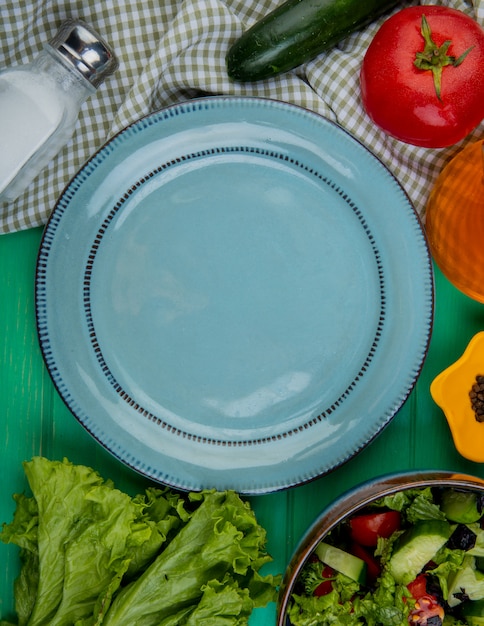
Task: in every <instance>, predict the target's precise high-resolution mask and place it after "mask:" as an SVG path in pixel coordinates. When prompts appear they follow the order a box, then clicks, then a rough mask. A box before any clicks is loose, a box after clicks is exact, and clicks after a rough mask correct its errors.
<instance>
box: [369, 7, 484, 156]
mask: <svg viewBox="0 0 484 626" xmlns="http://www.w3.org/2000/svg"><path fill="white" fill-rule="evenodd" d="M437 57H438V58H439V59H441V61H438V62H437V60H436V58H437ZM435 64H437V65H443V66H442V67H441V69H440V70H439V69H438V68H434V70H432V69H426V68H429V67H432V66H435ZM483 64H484V29H483V28H482V27H481V26H480V25H479V24H478V23H477V22H476V21H475V20H473V19H472V18H471V17H469V16H468V15H466V14H465V13H463V12H462V11H458V10H456V9H451V8H449V7H444V6H434V5H432V6H430V5H429V6H424V5H422V6H412V7H407V8H405V9H402V10H401V11H398V12H397V13H394V14H393V15H392V16H391V17H389V18H388V20H386V21H385V22H384V23H383V24H382V26H381V27H380V29H379V30H378V31H377V33H376V35H375V37H374V38H373V40H372V42H371V44H370V46H369V47H368V50H367V52H366V54H365V57H364V59H363V63H362V68H361V74H360V84H361V96H362V102H363V106H364V108H365V110H366V112H367V113H368V115H369V116H370V118H371V119H372V120H373V121H374V122H375V124H376V125H377V126H379V127H380V128H382V129H383V130H384V131H385V132H386V133H388V134H389V135H392V136H393V137H396V138H397V139H399V140H401V141H404V142H406V143H409V144H414V145H417V146H424V147H428V148H441V147H444V146H450V145H452V144H455V143H457V142H458V141H460V140H461V139H463V138H464V137H465V136H466V135H468V134H469V133H470V132H471V131H472V130H473V129H474V128H475V127H476V126H477V125H478V124H479V123H480V122H481V120H482V119H483V118H484V72H483V71H482V67H483ZM439 82H440V87H439Z"/></svg>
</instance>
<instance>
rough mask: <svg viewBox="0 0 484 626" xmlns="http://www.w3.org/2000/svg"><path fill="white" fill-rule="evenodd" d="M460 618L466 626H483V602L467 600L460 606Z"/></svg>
mask: <svg viewBox="0 0 484 626" xmlns="http://www.w3.org/2000/svg"><path fill="white" fill-rule="evenodd" d="M462 616H463V617H464V618H465V620H466V623H467V624H468V626H484V600H476V601H475V602H473V601H472V600H467V602H464V604H463V605H462Z"/></svg>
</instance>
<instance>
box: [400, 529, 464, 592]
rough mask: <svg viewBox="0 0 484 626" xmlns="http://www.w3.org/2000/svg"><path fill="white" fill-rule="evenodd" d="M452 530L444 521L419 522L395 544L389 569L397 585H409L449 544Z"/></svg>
mask: <svg viewBox="0 0 484 626" xmlns="http://www.w3.org/2000/svg"><path fill="white" fill-rule="evenodd" d="M451 532H452V529H451V526H450V524H449V523H448V522H446V521H444V520H428V521H423V522H417V523H416V524H415V525H414V526H412V527H411V528H410V529H409V530H407V531H406V532H405V533H403V535H401V536H400V537H399V538H398V539H397V541H396V542H395V547H394V551H393V554H392V556H391V558H390V561H389V563H388V567H389V569H390V572H391V574H392V576H393V577H394V579H395V580H396V581H397V583H401V584H408V583H409V582H411V581H412V580H414V578H415V577H416V576H417V575H418V574H419V573H420V572H421V571H422V569H423V568H424V566H425V565H426V564H427V563H428V562H429V561H430V560H431V559H432V558H433V557H434V556H435V554H436V553H437V552H438V551H439V550H440V548H441V547H442V546H443V545H444V544H445V543H446V542H447V540H448V539H449V537H450V535H451Z"/></svg>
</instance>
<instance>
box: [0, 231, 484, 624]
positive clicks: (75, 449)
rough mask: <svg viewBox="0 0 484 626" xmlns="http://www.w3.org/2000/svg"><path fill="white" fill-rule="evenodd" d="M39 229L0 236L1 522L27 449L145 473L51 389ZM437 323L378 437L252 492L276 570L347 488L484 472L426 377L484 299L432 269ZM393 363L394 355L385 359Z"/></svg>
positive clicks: (134, 483)
mask: <svg viewBox="0 0 484 626" xmlns="http://www.w3.org/2000/svg"><path fill="white" fill-rule="evenodd" d="M41 235H42V230H41V229H34V230H30V231H25V232H21V233H16V234H12V235H3V236H1V237H0V411H1V413H0V415H1V418H0V420H1V440H2V445H3V447H2V451H1V454H0V477H1V483H0V484H1V487H0V522H3V521H7V522H9V521H10V520H11V519H12V514H13V511H14V502H13V500H12V497H11V496H12V494H13V493H14V492H20V491H23V490H25V489H26V481H25V478H24V473H23V469H22V461H24V460H28V459H30V458H31V457H32V456H33V455H39V454H40V455H43V456H46V457H48V458H51V459H62V458H63V457H67V458H68V459H69V460H70V461H72V462H74V463H82V464H85V465H90V466H91V467H94V468H95V469H97V470H98V471H99V472H100V473H101V474H102V475H103V476H104V477H106V478H108V477H109V478H112V479H114V481H115V482H116V484H117V486H118V487H120V488H122V489H126V490H127V491H129V492H137V491H138V490H140V489H143V488H144V486H146V483H145V481H144V480H143V479H142V478H141V477H140V476H138V475H136V474H134V473H133V472H132V471H131V470H128V469H127V468H125V467H124V466H123V465H121V464H120V463H119V462H118V461H117V460H115V459H114V458H113V457H111V455H110V454H109V453H107V452H105V451H104V449H102V448H101V446H100V445H99V444H97V443H96V442H95V441H94V440H93V439H92V438H91V437H90V436H89V435H88V434H87V433H86V432H85V431H84V429H83V428H82V427H81V426H80V425H79V424H78V423H77V421H76V420H75V419H74V417H73V416H72V415H71V413H70V412H69V411H68V409H67V408H66V407H65V405H64V404H63V402H62V400H61V399H60V397H59V396H58V394H57V392H56V391H55V389H54V387H53V385H52V383H51V380H50V377H49V374H48V373H47V371H46V368H45V366H44V364H43V360H42V356H41V353H40V349H39V345H38V340H37V333H36V325H35V311H34V277H35V264H36V256H37V251H38V248H39V244H40V238H41ZM435 282H436V294H435V297H436V302H435V322H434V330H433V335H432V340H431V344H430V349H429V353H428V357H427V359H426V362H425V365H424V368H423V371H422V373H421V376H420V378H419V381H418V383H417V385H416V387H415V389H414V391H413V392H412V394H411V396H410V397H409V399H408V400H407V402H406V404H405V405H404V407H403V408H402V409H401V410H400V412H399V413H398V414H397V415H396V417H395V418H394V419H393V420H392V422H391V423H390V424H389V425H388V426H387V428H386V429H385V430H384V431H383V433H381V435H379V436H378V437H377V438H376V440H375V441H373V443H372V444H371V445H370V446H369V447H368V448H367V449H365V450H364V451H363V452H361V453H360V454H359V455H358V456H356V457H355V458H354V459H352V460H351V461H349V462H348V463H346V464H345V465H344V466H343V467H341V468H339V469H338V470H336V471H334V472H333V473H331V474H329V475H327V476H325V477H323V478H320V479H319V480H316V481H314V482H312V483H310V484H307V485H303V486H301V487H297V488H292V489H289V490H287V491H284V492H279V493H276V494H271V495H265V496H257V497H253V498H251V502H252V505H253V507H254V509H255V511H256V514H257V517H258V519H259V521H260V522H261V523H262V524H263V525H264V526H265V528H266V529H267V531H268V548H269V551H270V553H271V554H272V556H273V557H274V562H273V564H272V570H273V571H283V570H284V568H285V566H286V564H287V563H288V561H289V558H290V556H291V554H292V551H293V550H294V548H295V546H296V544H297V542H298V541H299V539H300V537H301V535H302V534H303V532H304V531H305V529H306V528H307V526H308V525H309V524H310V523H311V521H312V520H313V519H314V518H315V517H316V516H317V514H318V513H319V512H320V511H321V510H322V509H323V508H324V507H325V506H326V505H327V504H328V503H329V502H331V500H333V499H334V498H335V497H337V496H338V495H340V494H342V493H343V492H345V491H346V490H347V489H349V488H351V487H353V486H355V485H357V484H359V483H360V482H363V481H365V480H367V479H370V478H373V477H375V476H379V475H382V474H386V473H392V472H396V471H404V470H410V469H447V470H452V471H458V472H466V473H470V474H474V475H477V476H480V477H482V478H484V466H482V465H480V464H477V463H472V462H470V461H466V460H465V459H463V458H462V457H461V456H460V455H459V454H458V453H457V452H456V450H455V448H454V446H453V443H452V438H451V435H450V431H449V429H448V426H447V423H446V421H445V418H444V416H443V414H442V412H441V410H440V409H439V408H438V407H437V406H436V405H435V404H434V403H433V401H432V399H431V397H430V394H429V385H430V382H431V381H432V379H433V378H434V376H435V375H436V374H438V373H439V372H440V371H441V370H442V369H444V368H445V367H447V366H448V365H449V364H450V363H452V362H453V361H454V360H456V359H457V358H458V357H459V356H460V355H461V354H462V352H463V350H464V349H465V347H466V345H467V343H468V341H469V340H470V338H471V337H472V335H473V334H474V333H476V332H478V331H480V330H483V329H484V305H481V304H478V303H476V302H474V301H472V300H470V299H469V298H467V297H466V296H464V295H462V294H461V293H460V292H458V291H457V290H456V289H455V288H454V287H452V285H450V284H449V283H448V281H447V280H446V279H445V278H444V277H443V276H442V275H441V274H440V272H439V271H438V270H437V271H436V276H435ZM389 366H390V367H391V363H390V364H389ZM18 568H19V561H18V550H17V548H15V547H14V546H5V545H3V544H1V545H0V615H1V616H2V617H8V616H9V615H10V616H11V614H12V609H13V591H12V584H13V580H14V578H15V576H16V575H17V573H18ZM274 614H275V610H274V607H273V606H271V607H269V608H268V609H267V610H263V611H261V610H259V611H256V612H255V613H254V615H253V619H252V620H251V623H252V624H255V625H261V626H262V625H269V624H272V623H274Z"/></svg>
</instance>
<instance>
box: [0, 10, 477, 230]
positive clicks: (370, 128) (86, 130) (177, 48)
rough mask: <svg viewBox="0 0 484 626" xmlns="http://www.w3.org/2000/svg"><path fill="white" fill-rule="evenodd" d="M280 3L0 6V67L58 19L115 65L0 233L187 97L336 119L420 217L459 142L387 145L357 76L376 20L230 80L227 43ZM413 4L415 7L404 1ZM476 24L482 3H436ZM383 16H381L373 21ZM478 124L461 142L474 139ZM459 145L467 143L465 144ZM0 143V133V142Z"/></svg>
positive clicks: (47, 33) (28, 220)
mask: <svg viewBox="0 0 484 626" xmlns="http://www.w3.org/2000/svg"><path fill="white" fill-rule="evenodd" d="M280 3H281V0H182V1H180V0H138V1H135V0H103V1H102V2H99V1H94V0H91V1H89V0H23V1H22V2H18V0H2V2H1V6H0V32H1V37H0V67H8V66H13V65H17V64H20V63H24V62H26V61H29V60H31V59H32V58H33V57H35V56H36V55H37V54H38V52H39V50H40V49H41V48H42V45H43V44H44V42H45V41H47V40H48V39H50V38H51V37H52V36H53V35H54V33H55V32H56V31H57V29H58V27H59V26H60V24H61V23H62V22H63V21H64V20H65V19H67V18H68V17H77V18H81V19H83V20H84V21H86V22H87V23H89V24H91V25H92V26H93V27H94V28H96V30H97V31H98V32H99V33H100V34H101V35H102V36H104V37H105V39H106V40H107V41H108V42H109V43H110V44H111V45H112V47H113V48H114V50H115V51H116V53H117V55H118V57H119V60H120V67H119V69H118V70H117V72H116V74H115V75H113V76H111V77H109V78H108V79H107V81H106V82H105V83H104V84H103V85H102V86H101V87H100V88H99V89H98V91H97V92H96V94H95V95H94V96H91V97H90V99H89V100H88V101H87V102H86V103H85V104H84V105H83V107H82V110H81V113H80V117H79V121H78V123H77V126H76V131H75V134H74V137H73V138H72V140H71V141H70V142H69V143H68V145H67V146H66V147H65V148H64V149H63V150H62V151H61V153H60V154H59V155H58V156H57V157H56V158H55V159H54V160H53V161H52V162H51V163H50V164H49V165H48V166H47V168H46V169H45V170H44V171H43V172H42V173H41V174H40V175H39V177H38V178H37V179H36V180H35V181H34V182H33V183H32V184H31V185H30V187H29V188H28V190H27V191H26V192H25V193H24V194H23V195H22V196H21V197H20V198H19V199H18V200H17V201H16V202H14V203H12V204H10V205H6V206H4V207H2V208H0V232H1V233H7V232H13V231H18V230H22V229H26V228H32V227H35V226H40V225H43V224H45V222H46V221H47V219H48V217H49V215H50V213H51V211H52V209H53V207H54V205H55V202H56V199H57V198H58V197H59V195H60V194H61V192H62V190H63V188H64V186H65V185H66V183H67V182H68V181H69V179H70V178H71V177H72V176H73V175H74V174H75V173H76V171H77V170H78V169H79V167H80V166H81V165H82V164H83V163H84V162H85V160H86V159H88V158H89V157H90V156H91V155H92V154H93V153H94V152H95V151H96V150H97V149H98V148H99V147H100V146H101V145H102V144H103V143H104V142H105V141H106V140H107V139H108V138H109V137H110V136H112V135H113V134H114V133H116V132H117V131H119V130H120V129H122V128H123V127H124V126H126V125H127V124H130V123H131V122H133V121H135V120H136V119H138V118H139V117H140V116H142V115H145V114H147V113H149V112H151V111H154V110H157V109H160V108H162V107H164V106H166V105H169V104H173V103H176V102H180V101H183V100H187V99H189V98H192V97H195V96H200V95H207V94H214V95H221V94H223V95H249V96H263V97H270V98H276V99H280V100H285V101H288V102H292V103H294V104H297V105H301V106H303V107H306V108H308V109H312V110H314V111H317V112H318V113H320V114H322V115H324V116H326V117H328V118H330V119H331V120H333V121H336V122H338V123H339V124H340V125H341V126H342V127H344V128H345V129H347V130H348V131H349V132H350V133H352V134H353V135H354V136H355V137H356V138H358V139H359V140H360V141H361V142H362V143H363V144H365V145H366V146H367V147H368V148H369V149H370V150H372V152H373V153H374V154H375V155H377V156H378V157H379V158H380V159H381V160H382V161H383V162H384V163H385V164H386V165H387V167H388V168H389V169H390V171H392V172H393V174H394V175H395V176H396V177H397V179H398V180H399V181H400V183H401V184H402V185H403V187H404V188H405V190H406V191H407V193H408V195H409V197H410V199H411V200H412V202H413V203H414V206H415V208H416V209H417V211H418V213H419V214H420V216H421V217H422V218H423V219H424V211H425V203H426V199H427V196H428V193H429V191H430V188H431V186H432V183H433V181H434V179H435V177H436V176H437V174H438V173H439V171H440V170H441V168H442V167H443V165H444V164H445V162H446V161H447V160H448V159H449V158H451V157H452V156H453V154H454V153H455V152H456V151H457V150H458V149H459V148H460V147H462V146H453V147H452V148H450V149H444V150H428V149H422V148H416V147H414V146H409V145H406V144H404V143H401V142H399V141H396V140H393V139H391V138H390V137H388V136H386V135H385V134H384V133H382V132H381V131H379V130H378V129H377V128H375V126H374V125H373V124H372V123H371V122H370V120H369V118H368V117H367V116H366V115H365V113H364V111H363V109H362V107H361V103H360V99H359V85H358V74H359V68H360V64H361V60H362V57H363V55H364V52H365V50H366V48H367V47H368V45H369V43H370V41H371V38H372V37H373V35H374V33H375V32H376V29H377V28H378V26H379V24H380V23H381V21H382V20H380V21H379V22H376V23H374V24H372V25H371V26H369V27H368V28H367V29H366V30H364V31H362V32H359V33H355V34H353V35H351V36H350V37H348V38H347V39H346V40H345V41H344V42H342V43H341V45H339V46H337V47H336V48H334V49H333V50H332V51H330V52H329V53H327V54H323V55H321V56H320V57H318V58H317V59H315V60H314V61H312V62H310V63H308V64H306V65H305V66H304V67H301V68H298V69H297V70H295V71H293V72H290V73H287V74H284V75H281V76H278V77H276V78H274V79H270V80H266V81H263V82H257V83H251V84H237V83H233V82H231V81H230V80H229V79H228V77H227V74H226V69H225V54H226V52H227V50H228V48H229V46H230V44H231V43H232V42H233V41H234V40H235V39H236V38H237V37H239V36H240V35H241V34H242V33H243V32H244V31H245V30H246V29H247V28H248V27H249V26H251V25H252V24H253V23H254V22H255V21H256V20H258V19H260V18H261V17H263V16H264V15H265V14H267V13H268V12H269V11H271V10H272V9H274V8H275V7H276V6H277V5H279V4H280ZM408 4H418V2H415V1H414V2H406V3H405V5H408ZM421 4H443V5H447V6H452V7H454V8H457V9H460V10H461V11H464V12H466V13H468V14H469V15H471V16H472V17H474V18H475V19H477V20H478V21H479V22H480V23H481V24H484V0H440V1H439V0H436V1H433V2H421ZM382 19H384V18H382ZM483 134H484V124H481V125H480V127H479V128H478V129H477V130H476V131H475V132H474V133H473V135H472V137H471V139H472V138H473V139H475V138H477V137H482V136H483ZM467 141H468V140H467ZM0 147H1V137H0Z"/></svg>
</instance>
